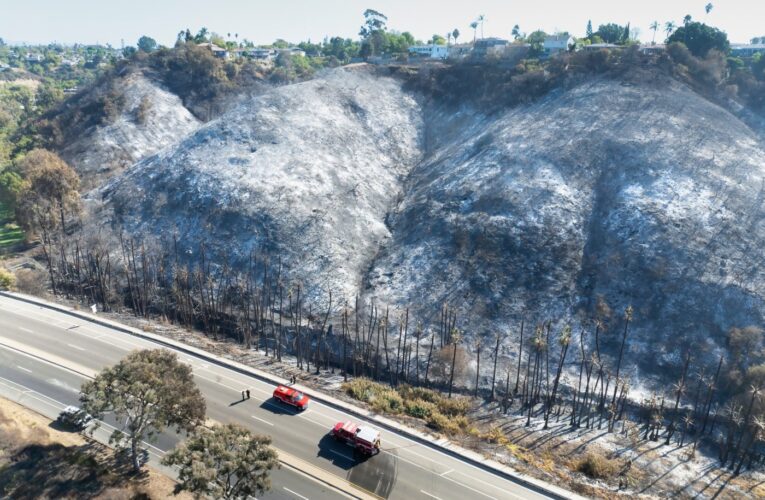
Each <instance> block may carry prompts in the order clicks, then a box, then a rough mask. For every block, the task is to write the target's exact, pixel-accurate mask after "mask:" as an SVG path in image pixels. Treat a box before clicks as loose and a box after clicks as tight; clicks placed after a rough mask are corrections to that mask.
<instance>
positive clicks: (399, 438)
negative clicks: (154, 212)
mask: <svg viewBox="0 0 765 500" xmlns="http://www.w3.org/2000/svg"><path fill="white" fill-rule="evenodd" d="M51 316H52V315H51ZM70 325H71V323H70ZM103 336H106V335H103ZM114 336H115V337H116V338H115V339H114V340H119V341H123V342H126V341H124V340H123V339H122V338H119V337H120V334H119V333H116V334H114ZM99 337H102V336H99ZM126 343H127V342H126ZM151 343H152V342H151V341H147V344H151ZM72 347H75V348H76V347H77V346H72ZM80 349H81V348H80ZM81 350H84V349H81ZM221 368H223V367H221ZM223 370H225V368H223ZM217 376H219V377H221V378H226V379H229V380H232V381H233V380H234V379H233V378H232V377H228V376H225V375H220V374H218V375H217ZM235 376H237V377H241V378H243V379H248V380H252V379H251V378H250V377H247V376H246V375H240V374H235ZM208 380H210V379H208ZM214 382H216V383H217V384H218V385H223V384H221V383H220V382H217V381H214ZM251 383H252V382H251ZM256 383H262V382H260V381H258V382H256ZM264 385H265V383H264ZM226 387H227V386H226ZM231 390H235V389H232V388H231ZM255 390H256V391H258V392H264V393H266V394H268V393H267V392H266V391H260V390H258V389H257V388H256V389H255ZM236 392H240V391H238V390H236ZM318 407H320V408H326V410H327V411H328V413H330V414H339V415H342V418H346V417H347V415H346V414H344V413H342V412H338V411H337V410H335V409H334V408H331V407H327V406H326V405H324V404H321V403H318ZM317 413H318V414H319V416H320V417H322V418H328V419H331V418H332V417H329V416H328V415H326V414H324V413H323V412H317ZM306 420H309V421H311V422H313V423H315V424H317V425H321V424H319V423H318V422H316V421H313V420H311V419H308V418H306ZM385 434H386V435H387V436H389V437H390V441H391V442H395V441H399V442H400V441H405V442H410V443H413V444H414V445H415V446H417V447H420V446H422V445H421V444H420V443H417V442H416V441H413V440H412V439H410V438H408V437H406V436H403V435H400V434H397V433H390V434H389V433H387V432H386V433H385ZM423 448H427V449H428V451H430V452H435V453H436V454H438V455H441V456H443V457H444V458H446V459H447V460H448V461H450V462H451V461H453V460H454V458H453V457H450V456H448V455H446V454H445V453H443V452H441V451H439V450H437V449H432V448H430V447H427V446H425V447H423ZM408 452H409V453H412V455H417V456H420V457H422V458H426V459H427V460H428V461H430V462H434V463H438V462H436V461H435V460H433V459H432V458H427V457H424V456H422V455H419V454H416V453H414V452H412V451H411V450H408ZM399 458H401V457H399ZM405 461H406V460H405ZM410 463H413V462H410ZM460 464H461V465H466V466H467V467H469V468H471V469H477V470H480V471H481V472H485V471H483V470H481V469H480V468H479V467H476V466H475V465H473V464H470V463H467V462H463V461H460ZM415 465H416V464H415ZM425 470H427V471H428V472H430V473H431V474H438V473H437V472H435V471H431V470H428V469H425ZM456 473H457V474H460V475H461V476H463V477H466V478H469V477H470V476H468V475H467V474H464V473H462V472H460V471H457V472H456ZM444 479H447V480H449V481H451V482H455V483H456V484H459V485H462V483H459V482H457V481H454V480H452V479H450V478H447V477H444ZM486 484H488V485H489V486H490V487H492V488H495V489H498V490H500V491H505V490H504V488H500V487H499V486H496V485H494V484H491V483H486ZM468 488H469V487H468ZM521 488H522V487H521ZM469 489H471V490H472V488H469ZM473 491H476V492H477V493H479V494H481V495H484V494H483V493H482V492H479V491H477V490H473ZM485 496H488V495H485ZM513 496H514V497H516V498H519V497H517V496H516V495H513ZM489 498H492V497H489Z"/></svg>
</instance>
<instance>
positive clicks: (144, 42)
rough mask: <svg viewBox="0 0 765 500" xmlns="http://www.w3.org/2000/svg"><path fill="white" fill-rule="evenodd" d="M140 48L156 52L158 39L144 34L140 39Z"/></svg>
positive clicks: (144, 50)
mask: <svg viewBox="0 0 765 500" xmlns="http://www.w3.org/2000/svg"><path fill="white" fill-rule="evenodd" d="M138 50H140V51H143V52H147V53H148V52H154V51H155V50H157V41H156V40H155V39H153V38H152V37H150V36H142V37H141V38H139V39H138Z"/></svg>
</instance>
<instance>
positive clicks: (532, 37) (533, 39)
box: [526, 30, 547, 56]
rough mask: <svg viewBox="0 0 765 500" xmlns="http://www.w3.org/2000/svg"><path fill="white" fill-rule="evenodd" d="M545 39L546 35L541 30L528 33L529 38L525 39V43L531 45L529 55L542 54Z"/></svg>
mask: <svg viewBox="0 0 765 500" xmlns="http://www.w3.org/2000/svg"><path fill="white" fill-rule="evenodd" d="M545 38H547V33H545V32H544V31H542V30H537V31H533V32H531V33H529V36H527V37H526V43H528V44H529V45H531V49H530V50H529V55H531V56H537V55H539V54H541V53H542V51H543V50H544V44H545Z"/></svg>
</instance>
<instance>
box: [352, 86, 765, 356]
mask: <svg viewBox="0 0 765 500" xmlns="http://www.w3.org/2000/svg"><path fill="white" fill-rule="evenodd" d="M429 114H430V119H429V120H428V127H429V131H428V133H427V135H428V137H435V138H436V139H434V141H433V142H434V147H433V150H432V151H431V152H430V153H429V155H428V157H427V158H426V160H424V161H423V162H422V163H421V164H420V165H419V166H418V167H417V168H416V169H415V170H413V171H412V173H411V175H410V177H409V178H408V180H407V185H406V188H405V195H404V197H403V201H402V202H401V204H400V205H399V206H398V207H397V210H396V211H395V213H393V214H391V216H390V218H389V219H390V222H391V226H392V228H393V231H392V232H393V238H392V239H391V240H389V241H388V242H387V244H386V246H385V248H384V250H383V251H382V252H381V254H380V256H379V258H378V260H377V261H376V262H375V265H374V266H373V267H372V268H371V270H370V272H369V274H368V276H367V283H368V289H369V290H371V292H370V295H372V296H374V297H376V298H377V299H378V300H380V301H383V302H386V303H389V304H393V305H400V306H404V305H411V306H412V307H414V308H415V313H416V314H417V315H418V316H420V317H423V318H431V323H433V322H435V321H434V320H436V319H437V317H438V310H439V308H440V306H441V304H444V303H448V304H450V305H451V306H452V307H454V308H456V309H457V310H458V311H459V313H460V323H462V325H464V328H465V329H466V333H467V334H468V335H470V336H474V335H486V334H489V333H491V334H493V333H496V332H508V331H511V332H512V331H514V329H515V328H516V327H517V324H518V322H519V321H520V319H521V318H522V317H525V318H526V320H527V321H544V320H547V319H559V320H564V321H569V320H572V321H578V320H576V317H577V316H579V317H592V314H593V310H594V308H595V302H596V301H597V300H598V298H599V297H603V298H605V300H607V301H608V303H609V304H610V305H611V306H612V308H613V309H614V311H615V312H618V311H619V310H623V308H624V307H625V306H626V305H627V304H632V305H633V306H634V307H635V320H636V321H635V331H634V334H633V335H632V338H633V340H634V341H633V342H632V345H631V347H630V349H632V350H633V351H635V352H636V353H637V352H639V351H641V350H643V349H645V350H649V349H652V350H653V351H652V352H654V353H655V348H656V345H657V343H656V342H655V341H656V340H659V339H661V340H662V342H661V345H662V346H664V347H663V349H664V352H661V353H659V354H660V356H659V358H651V359H653V360H656V359H659V360H660V362H661V360H663V361H666V362H671V361H673V360H675V359H676V356H677V353H678V351H679V349H680V348H681V347H682V345H688V344H691V343H694V344H695V345H696V346H697V347H701V348H707V351H708V352H712V351H713V350H714V349H715V348H717V347H720V346H721V345H723V343H724V334H725V332H726V330H727V329H728V328H730V327H731V326H744V325H749V324H757V323H760V322H761V319H762V311H763V290H762V283H763V268H762V264H761V263H762V257H763V247H764V246H765V221H763V214H765V212H764V211H763V202H764V199H763V187H764V186H765V152H763V150H762V149H761V146H760V145H759V144H758V142H757V139H756V137H755V136H754V135H753V133H752V131H751V130H750V129H749V128H747V126H746V125H745V124H744V123H743V122H741V121H740V120H739V119H737V118H736V117H734V116H733V115H731V114H730V113H728V112H727V111H725V110H724V109H722V108H720V107H718V106H717V105H715V104H713V103H711V102H709V101H707V100H705V99H704V98H702V97H700V96H699V95H698V94H696V93H695V92H693V91H692V90H691V89H689V88H688V87H686V86H684V85H683V84H680V83H678V82H676V81H674V80H669V79H665V80H664V81H661V82H651V83H645V84H626V83H624V82H619V81H616V80H609V79H599V80H592V81H590V82H588V83H584V84H580V85H578V86H576V87H574V88H572V89H568V90H558V91H555V92H553V93H551V94H549V95H548V96H546V97H545V98H544V99H542V100H541V101H538V102H536V103H533V104H530V105H524V106H521V107H516V108H513V109H510V110H507V111H504V112H501V113H494V114H493V115H491V116H487V115H485V114H481V113H470V112H468V113H466V112H465V110H456V109H454V108H453V107H448V106H447V107H443V108H438V107H436V108H434V109H433V110H431V111H430V112H429ZM466 116H467V117H468V118H467V119H466ZM454 120H456V121H457V122H458V123H459V129H458V130H457V131H455V130H454V128H453V127H451V128H450V125H449V124H450V122H451V121H454ZM439 136H443V137H448V141H441V142H439V141H438V139H437V138H438V137H439ZM615 316H617V314H615ZM618 322H619V320H618V318H614V319H613V320H612V321H611V322H610V324H611V327H612V328H615V327H617V326H616V325H617V324H618ZM651 346H653V347H651Z"/></svg>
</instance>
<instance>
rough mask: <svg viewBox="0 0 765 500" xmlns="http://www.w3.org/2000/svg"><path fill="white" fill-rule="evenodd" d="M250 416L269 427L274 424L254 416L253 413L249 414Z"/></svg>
mask: <svg viewBox="0 0 765 500" xmlns="http://www.w3.org/2000/svg"><path fill="white" fill-rule="evenodd" d="M250 416H251V417H252V418H254V419H255V420H260V421H261V422H263V423H264V424H268V425H270V426H271V427H273V426H274V424H272V423H271V422H269V421H268V420H263V419H262V418H259V417H256V416H255V415H250Z"/></svg>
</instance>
